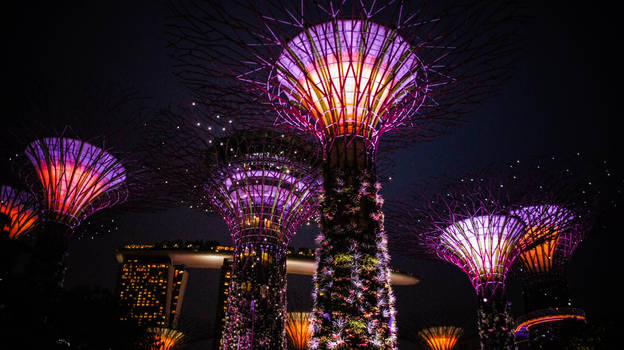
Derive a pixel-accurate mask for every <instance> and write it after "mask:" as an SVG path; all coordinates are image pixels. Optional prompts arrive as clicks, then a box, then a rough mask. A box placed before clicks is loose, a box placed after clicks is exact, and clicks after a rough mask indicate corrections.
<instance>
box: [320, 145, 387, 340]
mask: <svg viewBox="0 0 624 350" xmlns="http://www.w3.org/2000/svg"><path fill="white" fill-rule="evenodd" d="M340 141H341V140H338V141H336V142H335V143H334V145H333V147H332V149H331V151H330V152H329V153H328V158H327V160H326V162H325V164H324V169H323V172H324V174H323V175H324V185H323V186H324V195H323V198H322V199H321V215H322V216H321V227H322V231H323V233H322V235H321V237H319V239H320V242H319V243H320V247H319V248H318V251H317V259H318V269H317V273H316V275H315V286H314V287H315V293H314V301H315V305H314V315H313V316H314V320H313V327H314V335H313V338H312V340H311V348H312V349H328V348H329V349H333V348H338V349H352V348H360V349H393V348H395V344H396V334H395V332H394V325H393V324H394V314H395V312H394V305H393V304H394V301H393V295H392V289H391V287H390V280H389V276H390V274H389V268H388V266H389V263H390V258H389V255H388V253H387V249H386V245H387V241H386V235H385V232H384V229H383V212H382V211H381V208H382V204H383V200H382V199H381V196H380V195H379V189H380V185H379V184H378V183H377V176H376V172H375V170H376V169H375V163H374V158H373V157H372V156H371V155H369V154H368V153H367V152H366V149H365V144H364V142H361V140H360V139H355V140H352V142H351V143H348V144H347V143H341V142H340Z"/></svg>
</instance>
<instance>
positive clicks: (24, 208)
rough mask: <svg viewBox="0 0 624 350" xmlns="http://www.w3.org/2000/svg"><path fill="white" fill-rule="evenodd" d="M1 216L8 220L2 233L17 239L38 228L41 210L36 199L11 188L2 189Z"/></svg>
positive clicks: (0, 194) (2, 187) (0, 188)
mask: <svg viewBox="0 0 624 350" xmlns="http://www.w3.org/2000/svg"><path fill="white" fill-rule="evenodd" d="M0 214H2V215H5V216H6V217H7V218H8V223H7V224H6V225H5V226H3V227H2V231H3V232H6V233H7V234H8V237H9V238H11V239H17V238H19V237H20V236H22V235H24V234H26V233H27V232H28V231H30V230H32V229H34V228H36V227H37V225H38V223H39V209H38V205H37V202H36V201H35V199H34V197H33V196H32V195H31V194H30V193H28V192H25V191H20V190H18V189H15V188H13V187H10V186H1V187H0Z"/></svg>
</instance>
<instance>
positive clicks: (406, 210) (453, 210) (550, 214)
mask: <svg viewBox="0 0 624 350" xmlns="http://www.w3.org/2000/svg"><path fill="white" fill-rule="evenodd" d="M588 164H593V162H590V161H588V160H586V159H583V158H582V157H580V156H575V157H572V158H565V157H562V158H561V159H559V158H558V157H549V158H543V159H536V160H532V161H529V162H526V164H525V162H520V161H516V162H514V163H512V164H507V165H500V166H498V167H493V168H492V169H489V170H486V171H481V172H478V173H473V174H471V175H468V176H465V177H463V178H461V179H459V180H453V181H450V182H449V183H448V184H447V185H445V186H443V187H442V188H439V187H435V186H429V187H428V188H427V187H426V186H423V187H422V188H420V189H419V190H417V191H416V193H418V194H417V195H415V196H413V197H412V198H411V199H410V200H409V201H407V202H403V203H402V204H400V205H397V208H395V213H394V214H399V213H400V215H396V218H395V221H396V225H395V226H394V227H393V231H395V232H406V233H405V234H401V235H399V236H400V237H397V238H398V239H400V240H401V242H403V243H405V242H406V241H409V242H411V244H403V246H402V247H398V246H397V247H396V248H397V250H398V251H400V252H402V253H404V254H406V255H409V256H413V257H420V258H423V257H425V258H435V259H442V260H444V261H448V262H450V263H452V264H454V265H456V266H458V267H459V268H461V269H462V270H463V271H464V272H465V273H466V274H467V275H468V276H469V277H470V279H471V281H472V284H473V286H474V287H475V290H476V292H477V295H478V296H479V302H480V311H479V322H480V324H479V326H480V330H481V340H482V344H484V346H486V348H487V346H488V344H489V345H492V346H499V347H503V346H510V345H504V344H502V343H497V344H495V343H491V342H490V340H492V339H496V338H498V339H500V340H505V337H506V336H505V337H503V336H501V337H499V336H498V335H496V334H488V332H487V331H486V330H488V329H492V328H494V329H496V327H504V329H507V330H509V329H511V328H510V325H511V324H504V323H510V322H508V321H510V318H509V316H508V315H507V313H506V306H505V302H504V289H505V277H506V276H507V274H508V273H509V271H511V269H512V266H513V265H514V262H516V263H515V264H516V266H517V267H518V268H517V269H515V268H514V272H517V273H519V275H520V276H521V278H522V281H523V285H524V288H523V289H524V293H525V299H526V304H527V307H528V308H530V309H531V310H535V309H536V308H535V307H534V306H538V305H541V307H537V308H538V309H539V308H548V307H562V306H568V305H569V304H567V303H568V300H567V287H566V282H565V272H564V273H562V271H565V269H564V266H565V265H566V263H567V260H568V259H569V257H570V255H571V254H572V253H573V251H574V249H575V248H576V246H577V245H578V243H579V241H580V239H581V237H582V236H583V233H582V232H587V231H588V230H589V229H590V227H591V223H592V217H593V216H594V215H595V212H597V211H598V210H599V207H601V206H604V205H605V204H607V203H600V202H604V199H605V197H608V194H607V193H606V191H605V190H606V188H605V186H604V185H605V183H606V182H607V181H608V180H606V179H608V178H610V177H613V176H611V174H610V172H609V171H604V169H607V168H608V167H606V166H605V165H604V164H603V165H601V166H589V165H588ZM432 188H436V190H435V191H436V193H430V194H429V195H427V194H426V193H427V192H430V191H432ZM607 205H610V204H607ZM553 297H554V299H553ZM558 299H560V300H559V301H557V300H558ZM553 300H554V301H556V302H555V303H553ZM533 304H535V305H533ZM548 304H550V305H548ZM501 311H502V312H501ZM550 314H552V312H550ZM488 315H491V316H494V315H496V316H494V317H490V316H488ZM497 319H498V320H499V321H500V320H504V321H505V322H504V323H499V324H498V325H496V324H494V325H492V324H490V323H491V321H495V320H497ZM542 323H543V322H542ZM500 329H502V328H500ZM504 333H505V332H500V333H499V335H503V334H504ZM507 333H508V332H507ZM505 341H507V340H505ZM493 344H494V345H493Z"/></svg>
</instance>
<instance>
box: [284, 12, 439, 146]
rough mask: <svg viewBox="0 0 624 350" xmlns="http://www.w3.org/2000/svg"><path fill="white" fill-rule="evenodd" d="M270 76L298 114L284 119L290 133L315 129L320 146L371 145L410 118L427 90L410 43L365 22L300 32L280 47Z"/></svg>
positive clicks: (333, 24) (332, 24)
mask: <svg viewBox="0 0 624 350" xmlns="http://www.w3.org/2000/svg"><path fill="white" fill-rule="evenodd" d="M276 71H277V72H276V74H277V78H278V81H279V84H280V86H279V89H280V90H281V92H282V93H283V95H284V96H286V98H287V99H288V100H290V101H291V102H293V103H294V105H296V106H298V108H299V109H300V110H301V111H302V113H301V114H299V115H297V116H293V115H290V114H289V115H288V116H284V117H285V118H286V119H288V123H290V124H292V126H294V127H296V128H300V129H304V130H309V129H313V130H315V131H316V133H317V136H318V137H319V138H320V139H321V140H322V141H323V140H325V139H326V138H329V137H337V136H344V135H356V136H362V137H365V138H367V139H369V140H376V139H377V138H378V137H379V136H380V135H381V134H382V133H383V132H385V131H387V130H388V129H390V128H393V127H396V126H397V125H399V124H400V123H401V121H402V119H403V118H404V117H406V116H408V115H410V114H412V113H413V112H415V111H417V110H418V108H419V107H420V105H421V104H422V103H423V101H424V96H425V92H426V90H427V85H426V77H425V70H424V69H423V66H422V64H421V63H420V61H419V59H418V57H417V56H416V55H415V54H414V52H413V50H412V48H411V46H410V44H409V43H408V42H406V41H405V40H404V39H403V38H401V36H400V35H399V34H398V33H397V32H396V31H394V30H392V29H390V28H386V27H384V26H381V25H378V24H375V23H373V22H370V21H365V20H336V21H331V22H326V23H322V24H319V25H316V26H312V27H309V28H307V29H305V31H303V32H302V33H300V34H299V35H297V36H296V37H295V38H293V39H292V40H291V41H290V42H288V44H287V45H286V47H285V49H284V50H283V52H282V54H281V56H280V57H279V59H278V62H277V64H276ZM408 96H409V98H407V97H408ZM396 105H401V108H399V109H393V107H395V106H396Z"/></svg>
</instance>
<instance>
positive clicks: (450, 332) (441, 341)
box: [418, 326, 463, 350]
mask: <svg viewBox="0 0 624 350" xmlns="http://www.w3.org/2000/svg"><path fill="white" fill-rule="evenodd" d="M462 333H463V330H462V329H461V328H459V327H451V326H447V327H430V328H425V329H423V330H421V331H420V332H418V334H419V335H420V337H421V338H423V340H424V341H425V342H426V343H427V345H429V348H430V349H431V350H451V349H453V348H454V347H455V345H457V341H458V340H459V337H461V335H462Z"/></svg>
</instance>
